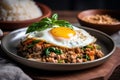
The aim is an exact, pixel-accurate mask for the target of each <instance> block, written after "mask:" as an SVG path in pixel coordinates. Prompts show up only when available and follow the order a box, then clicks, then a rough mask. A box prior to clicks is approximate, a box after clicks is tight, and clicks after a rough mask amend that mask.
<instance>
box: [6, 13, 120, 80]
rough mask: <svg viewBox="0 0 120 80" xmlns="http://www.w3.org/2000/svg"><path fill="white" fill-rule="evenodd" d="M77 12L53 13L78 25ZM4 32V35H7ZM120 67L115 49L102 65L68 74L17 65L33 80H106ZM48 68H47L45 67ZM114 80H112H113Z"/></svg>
mask: <svg viewBox="0 0 120 80" xmlns="http://www.w3.org/2000/svg"><path fill="white" fill-rule="evenodd" d="M78 12H79V11H75V12H71V11H53V13H58V15H59V19H65V20H68V21H69V22H71V23H78V21H77V18H76V16H77V13H78ZM8 33H9V31H8V32H4V34H5V35H6V34H8ZM119 65H120V49H119V48H116V50H115V52H114V53H113V55H112V56H111V57H110V58H109V59H108V61H106V62H105V63H104V64H102V65H100V66H97V67H94V68H91V69H86V70H81V71H70V72H55V71H54V72H53V71H44V70H37V69H32V68H28V67H26V66H23V65H19V64H18V66H20V67H21V68H22V69H23V71H24V72H25V73H26V74H28V75H29V76H30V77H31V78H33V80H90V79H92V80H108V79H109V77H110V76H111V75H112V73H113V71H114V70H115V68H116V67H117V66H119ZM46 67H49V66H46ZM113 80H114V79H113ZM117 80H119V79H117Z"/></svg>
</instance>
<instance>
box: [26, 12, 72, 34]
mask: <svg viewBox="0 0 120 80" xmlns="http://www.w3.org/2000/svg"><path fill="white" fill-rule="evenodd" d="M57 19H58V15H57V14H53V15H52V18H48V17H47V18H43V19H42V20H41V21H40V22H37V23H33V24H31V25H30V26H29V27H28V29H27V31H26V33H30V32H34V31H42V30H45V29H47V28H51V27H53V25H58V26H61V27H68V28H71V29H73V26H72V24H70V23H69V22H68V21H65V20H57Z"/></svg>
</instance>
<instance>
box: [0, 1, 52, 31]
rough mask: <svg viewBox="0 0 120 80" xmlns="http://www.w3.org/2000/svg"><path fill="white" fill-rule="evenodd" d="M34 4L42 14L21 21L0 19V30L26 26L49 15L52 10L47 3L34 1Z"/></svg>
mask: <svg viewBox="0 0 120 80" xmlns="http://www.w3.org/2000/svg"><path fill="white" fill-rule="evenodd" d="M36 4H37V6H38V7H39V8H40V9H41V11H42V16H40V17H38V18H34V19H30V20H23V21H0V28H1V29H2V30H15V29H18V28H23V27H27V26H29V25H30V24H32V23H34V22H38V21H40V20H41V19H42V18H45V17H50V16H51V14H52V11H51V9H50V8H49V7H48V6H47V5H45V4H42V3H36Z"/></svg>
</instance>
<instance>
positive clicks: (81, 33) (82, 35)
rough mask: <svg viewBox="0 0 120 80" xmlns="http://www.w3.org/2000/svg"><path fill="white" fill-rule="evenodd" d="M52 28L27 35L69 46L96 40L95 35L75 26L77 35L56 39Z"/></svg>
mask: <svg viewBox="0 0 120 80" xmlns="http://www.w3.org/2000/svg"><path fill="white" fill-rule="evenodd" d="M51 29H52V28H48V29H45V30H43V31H35V32H33V33H29V34H28V36H27V37H28V38H36V39H40V40H44V41H46V42H48V43H51V44H54V45H57V46H61V47H67V48H75V47H84V46H87V45H89V44H91V43H94V42H95V41H96V38H95V37H94V36H91V35H90V34H89V33H88V32H87V31H85V30H84V29H80V28H77V27H74V26H73V29H74V30H75V32H76V35H75V36H73V37H71V38H69V39H65V38H59V39H56V38H55V37H54V36H53V35H52V34H51V33H50V30H51Z"/></svg>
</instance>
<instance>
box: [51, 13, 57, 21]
mask: <svg viewBox="0 0 120 80" xmlns="http://www.w3.org/2000/svg"><path fill="white" fill-rule="evenodd" d="M57 19H58V15H57V14H53V15H52V21H53V22H54V21H57Z"/></svg>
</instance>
